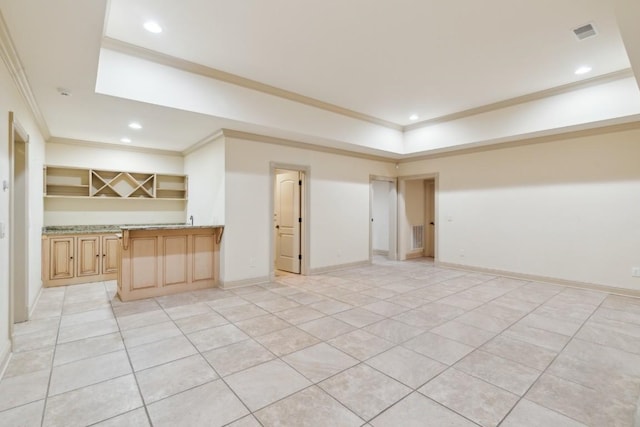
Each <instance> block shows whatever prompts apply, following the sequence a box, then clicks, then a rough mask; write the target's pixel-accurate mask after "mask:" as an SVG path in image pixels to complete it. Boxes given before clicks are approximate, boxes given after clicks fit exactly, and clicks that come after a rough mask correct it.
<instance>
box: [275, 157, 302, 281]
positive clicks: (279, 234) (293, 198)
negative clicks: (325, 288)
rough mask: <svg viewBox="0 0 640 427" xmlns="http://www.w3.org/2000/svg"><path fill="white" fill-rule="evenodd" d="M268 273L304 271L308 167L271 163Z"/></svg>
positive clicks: (285, 273) (298, 272)
mask: <svg viewBox="0 0 640 427" xmlns="http://www.w3.org/2000/svg"><path fill="white" fill-rule="evenodd" d="M272 178H273V180H272V182H273V191H272V200H273V209H272V215H273V232H272V243H273V244H272V245H271V247H272V257H271V260H272V274H271V276H272V277H274V276H280V275H287V274H306V272H307V271H308V268H309V264H308V256H307V254H308V250H307V249H308V245H307V242H308V237H307V236H308V232H309V227H308V222H309V221H308V215H307V212H308V209H307V203H308V194H307V191H306V190H307V185H306V182H307V178H308V168H304V167H296V166H291V165H280V164H272Z"/></svg>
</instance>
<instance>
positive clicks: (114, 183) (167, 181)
mask: <svg viewBox="0 0 640 427" xmlns="http://www.w3.org/2000/svg"><path fill="white" fill-rule="evenodd" d="M187 187H188V178H187V176H186V175H171V174H156V173H140V172H125V171H108V170H99V169H85V168H72V167H62V166H45V168H44V196H45V197H90V198H91V197H93V198H95V197H99V198H118V199H136V200H139V199H158V200H187Z"/></svg>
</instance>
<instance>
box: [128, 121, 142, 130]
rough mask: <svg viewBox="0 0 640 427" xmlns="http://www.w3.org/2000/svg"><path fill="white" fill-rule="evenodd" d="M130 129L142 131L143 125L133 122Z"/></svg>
mask: <svg viewBox="0 0 640 427" xmlns="http://www.w3.org/2000/svg"><path fill="white" fill-rule="evenodd" d="M129 127H130V128H131V129H142V125H141V124H140V123H138V122H131V123H129Z"/></svg>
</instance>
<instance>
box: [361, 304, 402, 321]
mask: <svg viewBox="0 0 640 427" xmlns="http://www.w3.org/2000/svg"><path fill="white" fill-rule="evenodd" d="M362 308H363V309H365V310H369V311H371V312H373V313H376V314H379V315H380V316H384V317H391V316H397V315H398V314H400V313H404V312H405V311H408V310H409V308H407V307H405V306H404V305H399V304H394V303H392V302H388V301H378V302H374V303H373V304H367V305H365V306H362Z"/></svg>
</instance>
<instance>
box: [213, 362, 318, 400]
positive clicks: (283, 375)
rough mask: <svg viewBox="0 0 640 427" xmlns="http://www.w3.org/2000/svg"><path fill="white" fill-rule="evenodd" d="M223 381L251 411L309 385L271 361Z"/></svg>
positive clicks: (287, 368)
mask: <svg viewBox="0 0 640 427" xmlns="http://www.w3.org/2000/svg"><path fill="white" fill-rule="evenodd" d="M225 381H226V382H227V384H229V386H230V387H231V388H232V389H233V391H234V392H235V393H236V394H237V395H238V396H239V397H240V399H241V400H242V401H243V402H244V403H245V405H247V406H248V407H249V409H250V410H251V411H256V410H258V409H260V408H264V407H265V406H267V405H270V404H271V403H273V402H275V401H277V400H280V399H282V398H283V397H286V396H289V395H291V394H293V393H295V392H297V391H300V390H302V389H303V388H306V387H308V386H309V385H311V383H310V382H309V380H307V379H306V378H305V377H303V376H302V375H300V374H299V373H297V372H296V371H295V370H294V369H293V368H291V367H289V366H288V365H286V364H285V363H284V362H282V361H281V360H273V361H270V362H266V363H263V364H261V365H257V366H254V367H253V368H249V369H246V370H244V371H241V372H238V373H235V374H233V375H230V376H228V377H227V378H226V379H225Z"/></svg>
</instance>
